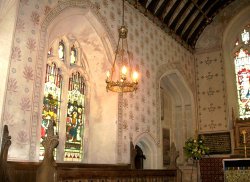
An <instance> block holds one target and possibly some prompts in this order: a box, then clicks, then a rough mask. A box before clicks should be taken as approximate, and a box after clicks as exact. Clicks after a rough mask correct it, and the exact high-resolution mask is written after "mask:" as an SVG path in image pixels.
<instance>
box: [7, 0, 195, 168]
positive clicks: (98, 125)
mask: <svg viewBox="0 0 250 182" xmlns="http://www.w3.org/2000/svg"><path fill="white" fill-rule="evenodd" d="M121 3H122V1H116V0H103V1H99V0H90V1H89V0H86V1H80V0H71V1H67V0H60V1H52V0H44V1H39V0H34V1H31V0H22V1H21V3H20V7H19V9H18V23H17V25H18V26H17V27H16V29H15V35H14V42H13V44H12V48H15V49H13V51H14V52H12V53H16V54H17V55H18V56H17V57H12V58H11V59H10V65H9V68H8V70H7V72H9V73H8V75H7V78H6V79H7V80H8V84H9V85H12V87H8V88H7V89H6V100H5V102H4V104H3V113H4V117H7V118H8V119H7V120H4V121H3V120H2V124H9V126H10V134H11V135H12V145H11V148H10V152H9V159H11V160H17V161H20V160H22V161H37V160H38V157H37V156H38V155H37V150H36V149H37V146H38V145H39V137H40V127H39V122H40V113H41V98H42V96H41V90H42V87H41V85H42V84H43V79H42V75H43V74H44V66H43V65H44V63H45V61H46V60H45V55H46V52H47V51H46V47H47V46H48V45H46V44H48V43H49V40H51V41H52V38H51V39H50V38H49V37H47V36H48V35H47V33H48V25H50V23H51V22H52V21H53V19H54V18H56V17H57V16H58V15H59V14H60V13H62V12H63V11H64V10H65V11H66V10H67V9H68V8H69V7H70V8H73V9H74V8H75V9H79V8H80V9H82V10H83V11H85V10H87V11H91V12H92V13H93V16H90V17H88V20H89V23H90V24H91V22H93V21H94V20H96V21H97V22H99V25H101V26H100V27H102V28H103V29H104V31H103V34H99V33H98V32H99V31H98V30H99V28H100V27H98V23H97V24H96V23H94V24H93V25H92V29H94V31H92V30H91V28H88V29H87V30H84V33H83V32H80V33H79V38H80V37H81V38H82V39H81V41H80V42H81V45H82V47H83V48H84V49H85V50H86V58H87V59H86V63H87V64H88V65H89V68H90V78H92V79H93V80H89V83H90V85H89V86H90V87H89V91H90V98H89V99H90V100H89V102H90V108H89V111H90V116H89V122H88V123H89V128H88V132H89V138H88V143H89V149H88V150H89V152H91V153H92V154H91V156H90V155H89V156H87V159H86V162H90V163H128V162H129V161H130V153H129V151H130V149H129V143H130V141H132V142H133V143H136V142H140V141H138V139H139V138H143V137H149V138H150V141H151V142H153V143H154V145H151V147H152V148H153V149H148V151H155V154H154V158H153V161H154V162H155V163H154V164H153V168H162V160H161V159H162V158H161V157H160V156H162V154H161V152H162V147H161V142H162V141H161V138H162V136H161V118H160V98H159V97H160V91H159V85H160V78H161V76H162V75H163V74H165V73H166V72H167V71H169V70H178V72H179V73H180V75H181V76H182V77H183V82H184V83H185V85H186V86H187V87H188V88H189V90H190V91H191V93H192V94H193V95H195V75H194V70H195V68H194V64H193V61H194V56H193V55H192V53H190V52H189V51H188V50H186V49H185V48H183V47H182V46H181V45H179V44H178V43H177V42H176V41H175V40H173V39H172V38H171V37H170V36H169V35H166V33H165V32H163V31H162V30H161V29H160V28H159V27H157V26H156V25H155V24H154V23H153V22H152V21H151V20H149V19H147V18H146V17H144V15H143V14H141V13H139V11H137V10H135V9H134V8H133V7H131V6H130V5H128V4H127V3H126V6H125V23H126V25H127V26H128V29H129V33H128V43H129V50H130V51H131V52H132V54H133V63H134V66H135V67H136V69H137V70H138V71H139V73H140V78H139V89H138V90H137V91H136V92H134V93H128V94H123V95H122V96H121V95H120V96H117V95H115V96H114V94H115V93H106V90H105V89H104V88H105V82H104V81H105V72H106V70H107V69H108V68H110V67H111V64H110V62H111V60H112V56H111V55H113V54H114V47H115V42H116V41H114V40H117V38H118V35H117V28H118V27H119V26H120V25H121V12H122V10H121V8H122V4H121ZM85 21H87V20H86V19H84V18H82V19H81V20H80V19H78V20H76V21H74V23H76V25H77V26H78V25H79V24H84V25H85V23H84V22H85ZM68 25H69V24H68ZM70 25H72V24H70ZM54 26H56V25H54ZM66 30H67V31H66ZM66 30H63V31H66V32H67V33H71V34H77V32H74V28H71V27H68V28H67V29H66ZM78 30H79V29H78ZM66 32H61V33H62V34H64V33H66ZM86 32H96V33H94V34H91V33H90V34H88V35H87V33H86ZM96 34H97V35H96ZM51 36H52V34H51ZM53 36H55V35H53ZM53 36H52V37H53ZM92 36H94V37H95V38H93V37H92ZM44 37H46V39H45V38H44ZM98 37H99V38H98ZM107 44H110V45H108V46H107ZM98 48H100V49H101V50H100V51H99V52H98V51H96V49H98ZM107 50H109V51H110V52H109V51H107ZM27 67H29V68H30V69H31V70H32V73H33V76H32V77H29V78H28V79H27V78H26V77H25V76H24V74H23V72H24V70H25V68H27ZM192 102H194V101H192ZM117 105H118V107H117ZM193 105H194V104H193ZM100 107H101V110H100ZM193 107H194V106H193ZM191 110H192V111H194V110H195V109H194V108H192V109H191ZM117 113H118V114H117ZM192 116H194V114H193V113H192ZM192 122H195V121H192ZM27 128H28V130H27ZM114 137H115V138H114ZM182 138H183V137H182ZM183 140H184V138H183ZM98 149H99V150H98ZM177 150H182V146H179V148H177ZM98 152H99V154H98Z"/></svg>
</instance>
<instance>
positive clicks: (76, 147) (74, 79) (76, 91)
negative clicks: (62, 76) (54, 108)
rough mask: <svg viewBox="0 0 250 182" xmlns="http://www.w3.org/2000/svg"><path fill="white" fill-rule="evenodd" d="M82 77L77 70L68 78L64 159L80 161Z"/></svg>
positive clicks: (82, 124)
mask: <svg viewBox="0 0 250 182" xmlns="http://www.w3.org/2000/svg"><path fill="white" fill-rule="evenodd" d="M84 86H85V85H84V79H83V77H82V76H81V75H80V73H79V72H77V73H74V74H72V76H71V78H69V88H68V107H67V108H68V111H67V119H66V142H65V158H64V160H65V161H80V160H81V158H82V148H83V129H84V128H83V126H84Z"/></svg>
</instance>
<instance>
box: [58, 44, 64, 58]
mask: <svg viewBox="0 0 250 182" xmlns="http://www.w3.org/2000/svg"><path fill="white" fill-rule="evenodd" d="M64 53H65V46H64V42H63V40H61V41H60V42H59V47H58V57H59V59H61V60H62V61H64V57H65V55H64Z"/></svg>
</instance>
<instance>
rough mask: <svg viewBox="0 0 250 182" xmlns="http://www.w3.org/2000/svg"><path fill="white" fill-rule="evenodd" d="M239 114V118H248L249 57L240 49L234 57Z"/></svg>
mask: <svg viewBox="0 0 250 182" xmlns="http://www.w3.org/2000/svg"><path fill="white" fill-rule="evenodd" d="M234 62H235V73H236V81H237V92H238V104H239V114H240V117H241V118H244V117H250V56H249V54H248V52H247V51H246V50H243V49H240V50H239V52H237V54H236V57H235V60H234Z"/></svg>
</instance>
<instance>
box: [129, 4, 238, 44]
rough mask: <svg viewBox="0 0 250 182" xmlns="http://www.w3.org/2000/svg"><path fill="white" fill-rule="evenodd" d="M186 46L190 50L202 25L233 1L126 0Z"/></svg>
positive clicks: (209, 21) (205, 24) (204, 25)
mask: <svg viewBox="0 0 250 182" xmlns="http://www.w3.org/2000/svg"><path fill="white" fill-rule="evenodd" d="M127 1H128V2H129V3H130V4H132V5H133V6H134V7H135V8H137V9H139V11H140V12H142V13H143V14H144V15H145V16H147V17H148V18H149V19H151V20H152V21H153V22H155V23H156V24H157V25H158V26H160V27H161V28H162V29H163V30H164V31H166V32H167V33H169V34H170V35H171V36H173V37H174V38H175V39H176V40H177V41H179V42H180V43H182V44H183V45H184V46H186V47H187V48H191V49H194V48H195V44H196V42H197V40H198V38H199V36H200V35H201V33H202V31H203V30H204V28H205V27H206V26H207V25H208V24H210V23H211V22H212V21H213V19H214V17H215V15H216V14H217V13H218V12H219V11H220V10H222V9H223V8H224V7H226V6H227V5H229V4H230V3H231V2H233V1H234V0H127Z"/></svg>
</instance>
